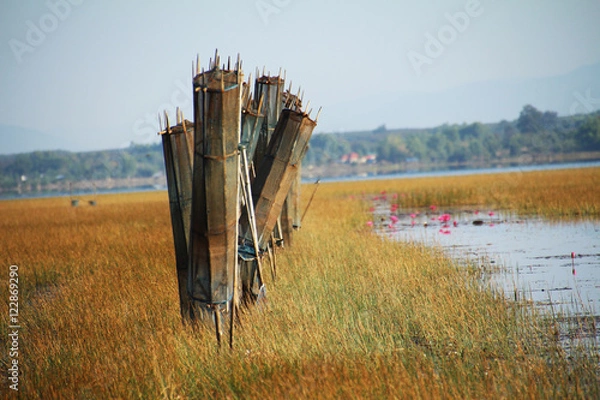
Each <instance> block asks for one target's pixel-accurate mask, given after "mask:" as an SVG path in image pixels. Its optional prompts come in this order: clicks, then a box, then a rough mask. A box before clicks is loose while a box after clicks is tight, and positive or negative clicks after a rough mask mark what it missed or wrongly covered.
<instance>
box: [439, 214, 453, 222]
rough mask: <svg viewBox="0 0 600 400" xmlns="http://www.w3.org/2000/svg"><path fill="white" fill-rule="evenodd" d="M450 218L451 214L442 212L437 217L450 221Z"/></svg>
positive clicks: (443, 220)
mask: <svg viewBox="0 0 600 400" xmlns="http://www.w3.org/2000/svg"><path fill="white" fill-rule="evenodd" d="M450 218H452V216H451V215H450V214H442V215H440V216H439V217H438V221H441V222H448V221H450Z"/></svg>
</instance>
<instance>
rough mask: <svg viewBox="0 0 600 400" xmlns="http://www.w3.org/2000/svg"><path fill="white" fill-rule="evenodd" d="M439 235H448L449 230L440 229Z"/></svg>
mask: <svg viewBox="0 0 600 400" xmlns="http://www.w3.org/2000/svg"><path fill="white" fill-rule="evenodd" d="M440 233H441V234H442V235H449V234H450V229H447V228H444V229H440Z"/></svg>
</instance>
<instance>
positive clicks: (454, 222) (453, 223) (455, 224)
mask: <svg viewBox="0 0 600 400" xmlns="http://www.w3.org/2000/svg"><path fill="white" fill-rule="evenodd" d="M452 225H454V227H455V228H456V227H457V226H458V222H456V220H454V221H453V222H452Z"/></svg>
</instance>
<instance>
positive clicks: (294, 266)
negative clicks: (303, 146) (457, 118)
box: [0, 168, 600, 400]
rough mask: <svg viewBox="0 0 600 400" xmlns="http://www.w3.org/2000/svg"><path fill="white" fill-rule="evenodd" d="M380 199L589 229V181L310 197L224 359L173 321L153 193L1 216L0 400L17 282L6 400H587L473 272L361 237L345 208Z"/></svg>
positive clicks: (576, 362) (158, 203) (512, 179)
mask: <svg viewBox="0 0 600 400" xmlns="http://www.w3.org/2000/svg"><path fill="white" fill-rule="evenodd" d="M312 189H313V186H312V185H305V186H304V187H303V191H304V192H303V200H304V204H306V201H307V199H308V197H309V196H310V194H311V192H312ZM382 190H386V191H387V192H389V193H404V194H405V195H404V197H403V198H402V199H403V204H401V206H407V207H423V206H428V205H430V204H437V205H439V206H460V207H472V206H473V207H475V206H479V207H483V206H490V207H495V208H496V209H498V208H501V209H509V210H514V211H515V212H519V213H522V214H541V215H544V216H547V217H550V218H568V219H573V218H591V219H596V220H597V219H600V168H589V169H577V170H557V171H548V172H530V173H517V174H514V173H513V174H496V175H473V176H464V177H443V178H421V179H397V180H387V181H386V180H377V181H361V182H349V183H330V184H321V185H320V187H319V190H318V192H317V194H316V196H315V198H314V201H313V203H312V206H311V208H310V210H309V211H308V213H307V216H306V219H305V220H304V222H303V227H302V229H301V230H300V231H299V232H298V233H296V234H295V236H294V245H293V247H291V248H287V249H285V250H283V251H279V252H278V278H277V281H276V282H271V281H270V280H269V281H268V282H267V287H268V301H267V302H266V304H264V305H263V306H262V307H260V308H256V307H255V308H253V309H251V310H249V311H247V312H245V313H244V314H243V315H242V316H241V321H240V322H241V324H240V325H239V326H238V327H237V331H236V336H235V344H234V348H233V349H232V350H230V349H229V348H228V347H227V346H224V347H222V348H219V347H218V346H217V344H216V340H215V338H214V334H213V331H212V329H211V327H210V326H207V327H202V326H201V327H199V328H198V329H194V328H192V327H190V326H183V325H182V323H181V321H180V314H179V309H178V307H179V300H178V294H177V282H176V272H175V255H174V249H173V239H172V232H171V226H170V216H169V205H168V199H167V194H166V192H154V193H135V194H122V195H106V196H98V198H97V202H98V205H97V206H95V207H92V206H90V205H88V204H87V203H86V202H85V201H82V202H81V205H80V206H79V207H71V206H70V202H69V199H68V198H51V199H33V200H19V201H1V202H0V259H1V263H0V265H1V266H2V268H3V272H2V279H1V282H2V284H1V287H0V296H1V298H2V304H3V308H2V310H3V311H2V317H1V318H2V323H1V324H0V337H1V339H0V340H1V343H2V347H1V350H0V351H1V353H0V360H1V362H2V370H3V371H4V372H3V382H2V384H1V385H0V394H1V395H2V396H1V397H3V398H15V396H14V394H15V393H13V391H12V390H10V389H9V387H8V384H9V383H8V381H6V380H5V379H4V376H5V371H6V370H7V368H8V362H9V358H8V349H7V348H8V339H7V335H8V328H7V324H6V321H7V319H8V302H9V293H8V273H9V266H10V265H11V264H16V265H18V267H19V270H18V273H19V306H20V313H19V323H20V325H21V329H20V334H19V341H20V342H19V357H18V359H19V366H20V368H21V375H20V379H19V395H20V398H23V399H44V400H45V399H113V398H117V399H118V398H122V399H136V398H139V399H155V398H158V399H162V398H166V399H177V398H180V399H212V398H253V399H254V398H269V399H283V398H306V399H330V398H336V399H337V398H339V399H346V398H351V399H353V398H356V399H359V398H400V399H410V398H425V399H429V398H456V399H464V398H477V399H481V398H506V399H515V398H517V399H519V398H535V399H555V398H582V399H591V398H600V388H599V382H600V381H599V379H600V372H599V365H600V358H599V354H598V348H597V347H596V348H573V349H569V350H568V351H565V350H564V349H563V348H562V347H561V345H560V343H558V341H557V339H556V335H555V333H556V327H555V325H554V324H553V322H552V321H551V320H548V319H542V318H541V317H539V316H535V315H532V313H531V312H530V311H531V310H528V308H527V306H526V305H524V304H515V303H514V302H511V301H509V300H506V299H505V298H504V297H503V296H502V295H499V294H495V293H493V292H491V291H490V290H487V289H485V288H482V287H481V284H480V281H479V279H478V277H479V273H478V271H477V270H476V269H475V267H473V266H461V265H456V264H455V262H453V261H451V260H449V259H448V258H446V257H444V256H443V255H442V254H441V253H440V252H438V251H436V250H433V249H428V248H425V247H422V246H417V245H413V244H410V243H397V242H391V241H388V240H385V239H382V238H380V237H378V236H377V235H375V234H373V233H372V232H371V231H370V230H369V229H368V228H367V226H366V224H365V222H366V221H367V220H368V219H369V218H370V216H369V215H368V213H367V210H368V208H369V207H370V204H369V203H368V202H365V201H363V200H361V198H362V197H361V196H362V194H374V193H379V192H380V191H382ZM82 200H86V199H85V197H83V198H82Z"/></svg>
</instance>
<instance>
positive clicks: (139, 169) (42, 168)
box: [0, 143, 164, 189]
mask: <svg viewBox="0 0 600 400" xmlns="http://www.w3.org/2000/svg"><path fill="white" fill-rule="evenodd" d="M163 171H164V162H163V155H162V145H161V144H160V143H158V144H153V145H132V146H130V147H128V148H126V149H120V150H104V151H91V152H81V153H72V152H66V151H34V152H32V153H23V154H15V155H7V156H0V188H2V189H10V188H14V187H15V186H17V185H18V184H26V185H33V186H35V185H42V186H45V185H48V184H53V183H58V182H60V181H70V182H78V181H85V180H90V181H93V180H103V179H109V178H110V179H122V178H139V177H152V176H153V175H154V174H156V173H161V174H162V173H163Z"/></svg>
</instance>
